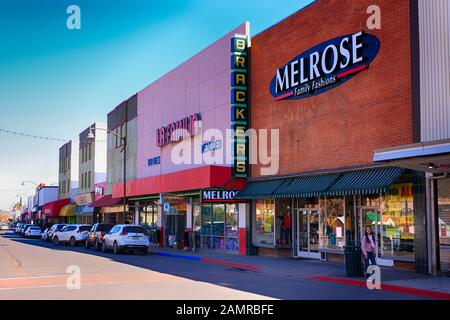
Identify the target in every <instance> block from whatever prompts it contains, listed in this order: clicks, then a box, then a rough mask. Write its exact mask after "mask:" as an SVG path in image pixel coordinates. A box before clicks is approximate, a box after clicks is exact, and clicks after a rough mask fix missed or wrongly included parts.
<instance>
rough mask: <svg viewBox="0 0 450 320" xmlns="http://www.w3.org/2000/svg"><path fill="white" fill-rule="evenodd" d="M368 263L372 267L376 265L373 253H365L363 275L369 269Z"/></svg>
mask: <svg viewBox="0 0 450 320" xmlns="http://www.w3.org/2000/svg"><path fill="white" fill-rule="evenodd" d="M369 261H370V263H371V264H372V265H373V266H376V265H377V262H376V260H375V252H367V258H366V257H364V267H365V269H364V270H365V273H366V274H367V269H368V268H369Z"/></svg>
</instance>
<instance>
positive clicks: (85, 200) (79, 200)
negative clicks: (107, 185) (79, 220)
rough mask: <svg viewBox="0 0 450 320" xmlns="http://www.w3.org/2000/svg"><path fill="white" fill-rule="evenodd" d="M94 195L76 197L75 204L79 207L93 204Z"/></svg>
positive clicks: (87, 194)
mask: <svg viewBox="0 0 450 320" xmlns="http://www.w3.org/2000/svg"><path fill="white" fill-rule="evenodd" d="M93 201H94V200H93V197H92V193H86V194H81V195H78V196H76V197H75V203H76V204H77V205H78V206H84V205H87V204H89V203H91V202H93Z"/></svg>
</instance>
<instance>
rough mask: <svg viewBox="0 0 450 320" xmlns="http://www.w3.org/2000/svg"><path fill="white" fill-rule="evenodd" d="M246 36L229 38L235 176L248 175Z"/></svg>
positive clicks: (242, 176)
mask: <svg viewBox="0 0 450 320" xmlns="http://www.w3.org/2000/svg"><path fill="white" fill-rule="evenodd" d="M248 69H249V57H248V38H247V36H244V35H235V36H234V37H233V38H232V39H231V129H232V130H233V131H234V138H233V144H234V155H233V157H234V165H233V169H234V170H233V174H234V177H237V178H247V177H248V143H247V138H246V136H245V133H246V131H247V129H248V125H249V123H248V120H249V119H248V117H249V112H248V102H249V90H248V88H249V87H248V85H249V83H248V81H249V75H248Z"/></svg>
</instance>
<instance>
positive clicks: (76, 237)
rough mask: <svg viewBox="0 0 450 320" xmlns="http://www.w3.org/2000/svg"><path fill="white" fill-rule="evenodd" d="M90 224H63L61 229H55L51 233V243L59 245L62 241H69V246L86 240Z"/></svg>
mask: <svg viewBox="0 0 450 320" xmlns="http://www.w3.org/2000/svg"><path fill="white" fill-rule="evenodd" d="M91 228H92V226H91V225H88V224H71V225H68V226H65V227H64V228H62V229H61V231H56V232H55V233H54V234H53V238H52V240H53V243H54V244H55V245H59V244H62V243H69V244H70V246H71V247H74V246H76V245H77V244H80V243H84V242H85V241H86V237H87V234H88V232H89V230H91Z"/></svg>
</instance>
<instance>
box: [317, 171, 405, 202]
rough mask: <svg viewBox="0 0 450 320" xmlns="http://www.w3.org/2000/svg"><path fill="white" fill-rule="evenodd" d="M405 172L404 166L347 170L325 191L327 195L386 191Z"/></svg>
mask: <svg viewBox="0 0 450 320" xmlns="http://www.w3.org/2000/svg"><path fill="white" fill-rule="evenodd" d="M403 172H404V169H403V168H378V169H370V170H362V171H353V172H347V173H344V174H342V176H341V177H340V178H339V179H338V180H337V181H336V183H335V184H334V185H333V186H332V187H331V188H330V189H329V190H328V191H327V192H325V195H327V196H346V195H353V194H360V195H362V194H379V193H384V192H387V191H388V189H389V187H390V186H391V185H392V184H393V183H394V182H395V181H396V180H397V179H398V178H399V177H400V176H401V175H402V174H403Z"/></svg>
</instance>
